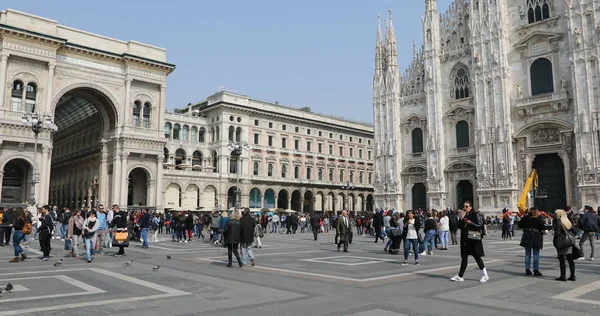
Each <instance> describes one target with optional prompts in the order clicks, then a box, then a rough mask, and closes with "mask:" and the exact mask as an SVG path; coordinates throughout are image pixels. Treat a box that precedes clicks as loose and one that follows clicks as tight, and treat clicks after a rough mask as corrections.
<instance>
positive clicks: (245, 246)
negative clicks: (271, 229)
mask: <svg viewBox="0 0 600 316" xmlns="http://www.w3.org/2000/svg"><path fill="white" fill-rule="evenodd" d="M240 248H241V252H242V253H241V256H242V264H246V254H248V257H249V258H250V260H254V253H252V243H245V242H244V243H240Z"/></svg>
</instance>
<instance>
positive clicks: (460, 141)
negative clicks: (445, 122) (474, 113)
mask: <svg viewBox="0 0 600 316" xmlns="http://www.w3.org/2000/svg"><path fill="white" fill-rule="evenodd" d="M465 147H469V123H467V122H466V121H460V122H458V123H456V148H465Z"/></svg>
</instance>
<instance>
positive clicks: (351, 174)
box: [349, 171, 354, 182]
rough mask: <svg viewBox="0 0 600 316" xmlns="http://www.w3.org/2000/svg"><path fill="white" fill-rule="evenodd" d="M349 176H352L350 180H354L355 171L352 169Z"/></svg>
mask: <svg viewBox="0 0 600 316" xmlns="http://www.w3.org/2000/svg"><path fill="white" fill-rule="evenodd" d="M349 176H350V179H349V181H350V182H354V171H350V175H349Z"/></svg>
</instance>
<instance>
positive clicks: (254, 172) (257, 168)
mask: <svg viewBox="0 0 600 316" xmlns="http://www.w3.org/2000/svg"><path fill="white" fill-rule="evenodd" d="M259 167H260V163H259V162H258V161H255V162H254V165H253V167H252V174H253V175H255V176H257V175H258V171H259Z"/></svg>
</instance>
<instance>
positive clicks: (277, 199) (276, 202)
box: [275, 195, 279, 209]
mask: <svg viewBox="0 0 600 316" xmlns="http://www.w3.org/2000/svg"><path fill="white" fill-rule="evenodd" d="M278 208H279V196H277V195H275V209H278Z"/></svg>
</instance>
